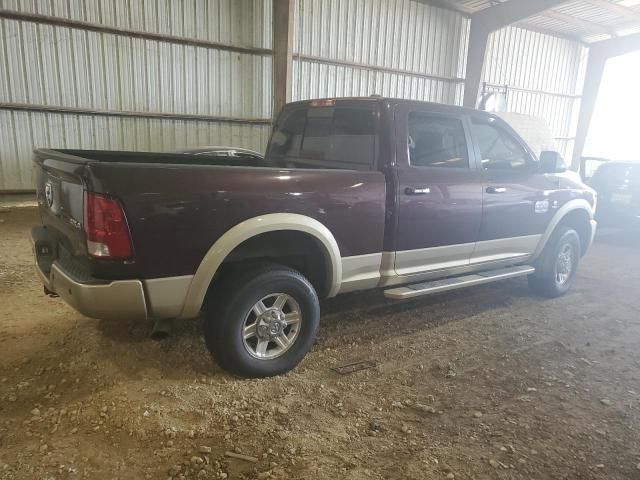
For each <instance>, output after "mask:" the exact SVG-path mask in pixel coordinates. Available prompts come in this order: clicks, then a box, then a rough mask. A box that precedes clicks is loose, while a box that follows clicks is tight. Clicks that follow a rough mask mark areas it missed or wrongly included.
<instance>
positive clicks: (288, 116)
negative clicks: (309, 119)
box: [268, 109, 307, 160]
mask: <svg viewBox="0 0 640 480" xmlns="http://www.w3.org/2000/svg"><path fill="white" fill-rule="evenodd" d="M306 113H307V112H306V110H301V109H297V110H290V111H289V112H286V113H283V114H282V115H281V116H280V117H279V118H278V123H276V125H275V127H274V130H273V135H271V142H270V143H269V152H268V155H269V157H270V158H271V159H273V160H278V159H282V158H284V157H287V156H290V155H297V154H298V152H299V151H300V144H301V143H302V133H303V132H304V122H305V117H306Z"/></svg>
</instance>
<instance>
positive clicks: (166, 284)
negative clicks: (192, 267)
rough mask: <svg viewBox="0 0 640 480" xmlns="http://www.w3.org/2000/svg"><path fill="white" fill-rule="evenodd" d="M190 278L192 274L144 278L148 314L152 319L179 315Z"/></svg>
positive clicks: (191, 278)
mask: <svg viewBox="0 0 640 480" xmlns="http://www.w3.org/2000/svg"><path fill="white" fill-rule="evenodd" d="M192 280H193V275H183V276H179V277H165V278H152V279H150V280H144V288H145V291H146V293H147V301H148V304H149V316H150V317H151V318H154V319H165V318H177V317H179V316H180V314H181V313H182V309H183V308H184V302H185V300H186V298H187V292H188V291H189V286H190V285H191V281H192Z"/></svg>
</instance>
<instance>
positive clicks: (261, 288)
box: [204, 265, 320, 378]
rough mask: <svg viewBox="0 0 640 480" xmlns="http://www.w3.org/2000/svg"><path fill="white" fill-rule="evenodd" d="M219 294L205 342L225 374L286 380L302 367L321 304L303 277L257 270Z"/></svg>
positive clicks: (208, 316)
mask: <svg viewBox="0 0 640 480" xmlns="http://www.w3.org/2000/svg"><path fill="white" fill-rule="evenodd" d="M224 280H226V279H224ZM214 288H215V287H214ZM218 293H219V294H218V295H216V296H215V297H214V298H213V299H212V301H211V302H209V305H208V307H207V309H206V310H205V313H204V316H205V318H204V336H205V340H206V344H207V348H208V349H209V352H211V354H212V355H213V356H214V358H215V359H216V360H217V361H218V363H219V365H220V366H221V367H222V368H224V369H225V370H227V371H229V372H231V373H234V374H237V375H240V376H243V377H252V378H258V377H270V376H274V375H280V374H282V373H285V372H288V371H290V370H292V369H293V368H294V367H295V366H296V365H298V363H300V361H301V360H302V359H303V358H304V356H305V355H306V353H307V352H308V351H309V349H310V348H311V346H312V345H313V342H314V340H315V337H316V333H317V331H318V325H319V323H320V304H319V301H318V296H317V294H316V291H315V290H314V288H313V286H312V285H311V283H309V281H308V280H307V279H306V278H305V277H304V276H303V275H302V274H300V273H299V272H297V271H295V270H292V269H289V268H287V267H283V266H278V265H268V266H262V267H255V268H252V269H249V270H246V271H245V272H243V273H242V274H240V275H238V276H237V277H236V278H235V280H234V281H231V282H229V284H228V285H226V288H223V289H222V290H220V291H219V292H218ZM260 302H261V305H260ZM278 302H279V303H278ZM280 305H282V307H281V308H279V307H280ZM258 312H261V313H260V315H258ZM296 317H298V320H297V321H296ZM252 324H253V325H254V327H253V329H251V325H252ZM245 327H247V329H246V335H245V334H243V332H245ZM245 336H247V337H248V338H246V339H245V338H244V337H245ZM265 342H267V343H266V346H265Z"/></svg>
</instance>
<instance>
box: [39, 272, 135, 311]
mask: <svg viewBox="0 0 640 480" xmlns="http://www.w3.org/2000/svg"><path fill="white" fill-rule="evenodd" d="M41 276H44V274H42V273H41ZM45 285H47V288H49V290H51V291H52V292H55V293H56V294H57V295H58V296H60V298H62V299H63V300H64V301H65V302H66V303H68V304H69V305H70V306H72V307H73V308H74V309H76V310H77V311H79V312H80V313H82V314H83V315H86V316H87V317H92V318H99V319H103V320H130V319H135V320H144V319H146V318H147V305H146V300H145V295H144V289H143V286H142V282H141V281H140V280H119V281H114V282H111V283H106V284H99V285H92V284H85V283H79V282H77V281H75V280H74V279H73V278H71V277H70V276H69V275H67V274H66V273H65V272H64V271H62V270H61V269H60V267H58V265H57V264H55V263H54V264H53V266H52V267H51V272H50V275H49V278H48V282H47V283H45Z"/></svg>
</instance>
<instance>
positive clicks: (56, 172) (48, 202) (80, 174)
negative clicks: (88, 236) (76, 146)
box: [34, 150, 87, 272]
mask: <svg viewBox="0 0 640 480" xmlns="http://www.w3.org/2000/svg"><path fill="white" fill-rule="evenodd" d="M34 163H35V175H36V194H37V200H38V208H39V212H40V218H41V221H42V225H43V227H41V228H40V230H39V234H38V235H37V238H36V237H34V240H36V244H37V245H36V247H41V248H37V249H36V252H37V253H38V260H39V262H38V263H39V265H40V267H41V269H42V270H43V271H45V272H48V268H47V267H48V266H49V265H47V264H50V263H51V262H53V260H56V259H60V260H68V261H72V260H73V259H74V258H76V257H86V242H85V236H84V231H83V227H82V225H83V211H84V208H83V203H84V190H85V180H84V172H85V165H86V163H87V160H84V159H82V158H79V157H73V156H71V155H65V154H62V153H60V152H56V151H55V150H36V151H35V153H34ZM42 252H45V253H46V252H48V253H49V254H48V255H44V258H42V260H43V262H42V263H41V262H40V259H41V258H40V257H41V255H40V254H41V253H42ZM49 257H50V258H49Z"/></svg>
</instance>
